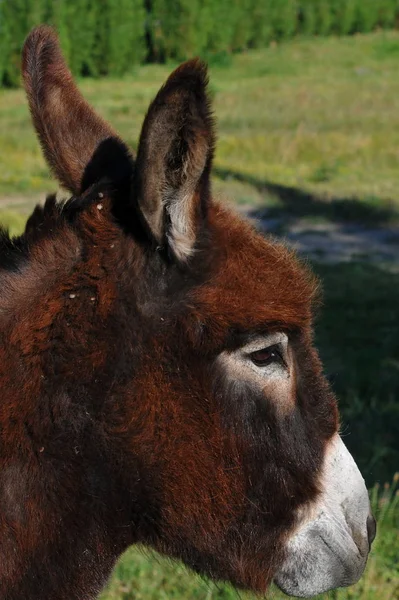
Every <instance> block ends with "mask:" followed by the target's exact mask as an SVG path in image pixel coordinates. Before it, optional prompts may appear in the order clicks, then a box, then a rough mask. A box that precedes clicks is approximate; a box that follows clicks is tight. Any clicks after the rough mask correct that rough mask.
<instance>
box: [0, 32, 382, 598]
mask: <svg viewBox="0 0 399 600" xmlns="http://www.w3.org/2000/svg"><path fill="white" fill-rule="evenodd" d="M23 76H24V81H25V86H26V90H27V93H28V98H29V104H30V109H31V113H32V117H33V122H34V125H35V127H36V130H37V133H38V136H39V139H40V142H41V144H42V147H43V151H44V153H45V156H46V158H47V160H48V162H49V164H50V166H51V168H52V170H53V171H54V173H55V174H56V176H57V177H58V179H59V180H60V182H61V183H62V184H63V186H65V187H66V188H67V189H69V190H70V191H71V193H72V194H73V196H72V197H71V198H70V199H69V200H68V201H67V202H65V203H63V204H60V203H57V202H56V201H55V200H54V198H49V199H48V200H47V202H46V204H45V206H44V208H36V209H35V211H34V212H33V214H32V216H31V217H30V219H29V220H28V222H27V225H26V230H25V233H24V234H23V235H22V236H21V237H18V238H14V239H10V238H9V236H8V234H7V233H6V232H4V231H2V233H1V236H0V281H1V288H0V290H1V293H0V337H1V345H0V377H1V379H0V381H1V401H0V597H1V598H2V600H39V599H40V600H73V599H76V600H78V599H79V600H83V599H92V598H95V597H96V596H97V595H98V593H99V592H100V590H101V588H102V587H103V585H104V583H105V582H106V580H107V578H108V577H109V574H110V573H111V570H112V568H113V566H114V563H115V561H116V559H117V558H118V557H119V556H120V554H121V553H122V552H123V551H124V550H125V549H126V548H127V547H128V546H129V545H130V544H137V543H140V544H145V545H147V546H149V547H152V548H154V549H156V550H158V551H159V552H161V553H163V554H166V555H168V556H170V557H175V558H178V559H181V560H183V561H184V562H185V563H186V564H187V565H188V566H189V567H191V568H192V569H194V570H195V571H197V572H199V573H202V574H205V575H207V576H209V577H211V578H212V579H215V580H226V581H230V582H232V583H233V584H234V585H235V586H237V587H239V588H248V589H250V590H254V591H256V592H261V593H262V592H264V591H265V590H266V588H267V586H268V585H269V584H270V583H271V581H272V580H274V581H276V582H277V584H278V585H279V586H280V587H281V589H283V590H284V591H285V592H287V593H289V594H293V595H297V596H311V595H314V594H316V593H319V592H322V591H325V590H328V589H330V588H334V587H337V586H344V585H349V584H351V583H353V582H355V581H357V580H358V579H359V577H360V576H361V574H362V572H363V569H364V566H365V563H366V560H367V555H368V552H369V547H370V543H371V541H372V538H373V537H374V529H375V526H374V520H373V518H372V517H371V515H370V508H369V501H368V496H367V491H366V488H365V486H364V482H363V479H362V477H361V476H360V473H359V471H358V469H357V467H356V465H355V463H354V462H353V459H352V458H351V456H350V455H349V453H348V451H347V450H346V449H345V446H344V445H343V443H342V441H341V439H340V437H339V435H338V433H337V430H338V416H337V408H336V401H335V399H334V396H333V394H332V393H331V391H330V389H329V386H328V384H327V382H326V380H325V379H324V377H323V374H322V367H321V364H320V361H319V359H318V356H317V353H316V351H315V350H314V348H313V346H312V304H313V299H314V296H315V291H316V288H317V283H316V282H315V279H314V278H313V276H312V275H311V274H310V273H309V272H308V270H307V269H306V268H304V267H303V266H302V265H301V264H300V263H299V262H298V260H297V259H296V258H295V256H293V254H292V253H291V252H289V251H288V250H287V249H286V248H285V247H284V246H282V245H279V244H277V243H275V242H274V241H271V240H267V239H264V237H262V236H261V235H259V234H258V233H256V231H255V230H254V229H253V228H252V227H251V226H250V225H249V224H248V223H246V222H245V221H243V220H242V219H241V218H239V217H238V216H237V215H235V214H234V213H232V212H230V211H229V210H227V209H226V208H224V207H222V206H220V205H219V204H218V203H217V202H215V201H214V200H213V199H212V196H211V191H210V171H211V163H212V156H213V151H214V145H215V134H214V126H213V119H212V114H211V110H210V103H209V99H208V97H207V95H206V86H207V75H206V68H205V66H204V65H203V64H202V63H201V62H199V61H198V60H193V61H189V62H187V63H185V64H183V65H182V66H180V67H179V68H178V69H177V70H176V71H175V72H174V73H172V75H171V76H170V77H169V79H168V81H167V82H166V84H165V85H164V86H163V87H162V88H161V90H160V91H159V93H158V95H157V96H156V98H155V100H154V101H153V103H152V104H151V106H150V108H149V110H148V113H147V116H146V118H145V121H144V125H143V129H142V133H141V138H140V142H139V149H138V153H137V157H136V158H134V157H133V156H132V154H131V152H130V150H129V149H128V148H127V146H126V145H125V144H124V143H123V142H122V141H121V140H120V138H119V137H118V136H117V134H116V133H115V132H114V131H113V130H112V129H111V128H110V127H109V125H107V124H106V123H105V122H103V121H102V120H101V118H99V117H98V116H97V115H96V114H95V113H94V111H93V110H92V108H91V107H90V106H89V105H88V104H87V103H86V102H85V100H84V99H83V98H82V97H81V95H80V93H79V91H78V89H77V88H76V86H75V84H74V82H73V80H72V78H71V74H70V72H69V71H68V69H67V67H66V65H65V63H64V60H63V58H62V56H61V53H60V49H59V45H58V41H57V37H56V35H55V34H54V32H53V31H52V30H51V29H49V28H47V27H40V28H38V29H36V30H34V31H33V32H32V33H31V35H30V36H29V37H28V39H27V42H26V44H25V48H24V55H23Z"/></svg>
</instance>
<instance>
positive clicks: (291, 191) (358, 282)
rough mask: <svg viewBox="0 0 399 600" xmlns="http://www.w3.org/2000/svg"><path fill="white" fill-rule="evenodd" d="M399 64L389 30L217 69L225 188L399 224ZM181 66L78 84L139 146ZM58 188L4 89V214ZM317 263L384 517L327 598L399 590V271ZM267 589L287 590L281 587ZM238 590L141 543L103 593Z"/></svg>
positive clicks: (388, 595)
mask: <svg viewBox="0 0 399 600" xmlns="http://www.w3.org/2000/svg"><path fill="white" fill-rule="evenodd" d="M398 65H399V34H398V33H395V32H393V33H392V32H390V33H385V32H379V33H375V34H370V35H367V36H355V37H352V38H344V39H334V38H321V39H316V40H294V41H292V42H289V43H286V44H284V45H281V46H274V47H271V48H269V49H267V50H263V51H256V52H248V53H244V54H241V55H237V56H235V57H234V58H233V60H232V62H231V64H229V65H227V66H226V65H225V66H223V67H222V66H221V65H213V66H211V70H210V74H211V85H210V89H211V93H212V96H213V98H214V103H215V112H216V115H217V118H218V124H219V145H218V150H217V156H216V165H215V166H216V169H215V173H216V175H215V190H216V193H217V194H218V195H220V196H222V197H226V198H230V199H231V200H233V201H235V202H237V203H239V204H241V205H245V206H257V207H263V206H266V207H268V210H269V213H270V214H272V215H275V214H280V213H282V214H288V213H289V214H290V215H298V216H303V215H305V216H306V217H307V218H311V219H320V218H323V219H326V220H337V219H338V220H339V219H341V220H353V221H357V222H361V223H368V224H373V225H374V224H379V225H387V224H397V223H398V222H399V77H398ZM171 68H172V66H171V65H168V66H159V65H158V66H155V65H152V66H143V67H138V68H137V69H136V70H135V72H133V73H131V74H130V75H129V76H128V77H126V78H124V79H123V80H99V81H92V80H85V81H82V82H81V84H80V87H81V89H82V91H83V93H84V94H85V95H86V96H87V97H88V98H89V100H90V101H91V102H92V103H93V104H94V105H95V106H96V108H97V109H98V110H99V112H100V113H101V114H102V115H103V116H105V117H106V118H107V119H108V120H110V121H111V122H112V123H113V125H114V126H115V127H116V128H117V129H118V130H119V131H120V133H121V135H122V136H123V137H124V138H125V139H126V140H128V141H129V142H130V143H131V145H132V146H133V147H135V146H136V143H137V137H138V135H139V131H140V125H141V121H142V118H143V116H144V113H145V110H146V108H147V106H148V103H149V101H150V100H151V98H152V97H153V96H154V94H155V93H156V91H157V89H158V87H159V85H160V84H161V83H162V81H163V80H164V79H165V77H166V76H167V74H168V73H169V72H170V70H171ZM54 190H56V184H55V182H54V181H52V180H50V178H49V174H48V170H47V168H46V167H45V164H44V161H43V159H42V157H41V153H40V149H39V146H38V144H37V141H36V139H35V137H34V133H33V130H32V126H31V124H30V120H29V116H28V111H27V106H26V102H25V99H24V95H23V92H22V91H21V90H14V91H0V207H3V208H1V210H0V222H3V223H6V224H7V225H8V226H9V227H10V229H11V231H12V232H13V233H17V232H18V231H19V230H20V229H21V227H22V225H23V222H24V220H25V217H26V214H27V212H28V210H29V209H30V207H31V206H32V202H33V200H36V199H39V198H40V197H43V194H44V192H51V191H54ZM366 258H367V257H366ZM398 262H399V261H398ZM314 268H315V270H316V272H317V273H318V275H319V276H320V278H321V280H322V282H323V288H324V305H323V306H322V308H321V309H320V311H319V314H318V316H317V320H316V343H317V345H318V347H319V348H320V352H321V356H322V358H323V360H324V364H325V369H326V373H327V375H328V377H329V379H330V380H331V383H332V385H333V388H334V389H335V391H336V393H337V395H338V398H339V402H340V407H341V413H342V428H341V429H342V434H343V436H344V440H345V442H346V444H347V445H348V447H349V448H350V450H351V451H352V452H353V454H354V456H355V458H356V460H357V462H358V464H359V466H360V468H361V470H362V473H363V474H364V476H365V478H366V480H367V483H368V485H369V487H370V489H372V490H373V491H372V501H373V506H374V508H375V510H376V513H377V517H378V521H379V528H378V535H377V540H376V542H375V544H374V547H373V552H372V556H371V558H370V562H369V566H368V568H367V572H366V575H365V576H364V577H363V579H362V580H361V582H360V583H359V584H358V585H357V586H354V587H352V588H350V589H349V590H345V591H338V592H333V593H330V594H329V595H328V596H325V597H328V598H330V599H334V600H347V599H352V600H397V599H398V598H399V496H398V492H397V491H396V489H397V487H398V481H397V478H396V481H395V482H394V483H392V484H390V485H389V484H387V483H386V482H390V481H392V477H393V475H394V473H395V472H396V471H398V470H399V400H398V396H399V326H398V322H399V309H398V307H399V275H398V271H399V269H398V268H396V269H392V268H391V269H389V270H388V269H387V268H386V266H385V265H383V264H381V265H380V264H375V263H373V264H371V262H369V261H368V260H358V261H356V262H353V261H352V262H347V263H340V264H322V263H315V264H314ZM375 484H377V487H376V486H375ZM373 486H374V487H373ZM269 596H270V598H276V599H280V597H281V595H280V594H279V592H278V591H277V590H272V591H271V592H270V595H269ZM238 597H241V598H245V599H246V600H247V599H248V598H249V597H250V596H248V595H246V594H240V596H237V592H235V591H233V590H232V589H230V588H229V587H225V586H218V587H216V586H214V585H213V584H210V583H209V582H205V581H202V580H200V579H199V578H197V577H196V576H194V575H192V574H189V573H188V572H187V571H186V570H185V569H184V567H182V566H181V565H179V564H178V565H176V564H170V563H169V562H167V561H166V560H165V559H161V558H160V557H148V555H145V554H143V553H142V552H140V551H138V550H137V549H133V550H131V551H129V552H128V553H127V554H126V555H125V557H124V558H123V559H122V561H121V562H120V563H119V564H118V566H117V568H116V571H115V574H114V577H113V579H112V581H111V582H110V585H109V588H108V589H107V591H106V592H105V593H104V595H103V596H102V600H133V599H135V600H136V599H137V600H140V599H142V600H152V599H153V600H159V599H160V600H162V599H183V598H184V599H186V598H193V599H198V600H200V599H201V600H210V599H216V598H220V599H226V600H227V599H233V598H238Z"/></svg>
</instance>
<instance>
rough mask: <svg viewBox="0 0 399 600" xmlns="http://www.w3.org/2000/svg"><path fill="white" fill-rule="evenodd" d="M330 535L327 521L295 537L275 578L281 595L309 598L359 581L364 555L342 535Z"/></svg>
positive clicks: (346, 536) (310, 527)
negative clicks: (282, 593) (281, 592)
mask: <svg viewBox="0 0 399 600" xmlns="http://www.w3.org/2000/svg"><path fill="white" fill-rule="evenodd" d="M334 533H335V532H332V531H331V524H330V523H328V520H324V522H323V520H320V522H319V523H318V524H317V525H316V526H309V528H307V529H306V530H304V531H302V532H301V533H299V534H298V535H297V536H295V538H294V539H293V540H292V541H291V542H290V544H289V549H288V554H287V558H286V560H285V562H284V564H283V566H282V568H281V569H280V571H279V573H278V574H277V576H276V577H275V583H276V584H277V586H278V587H279V588H280V589H281V591H283V592H284V593H286V594H288V595H290V596H295V597H298V598H310V597H312V596H316V595H317V594H322V593H324V592H328V591H329V590H332V589H335V588H338V587H346V586H348V585H352V584H354V583H356V582H357V581H358V580H359V579H360V577H361V576H362V574H363V571H364V568H365V566H366V562H367V553H366V554H362V553H361V552H360V551H359V549H358V547H357V546H356V544H355V543H354V541H353V540H352V538H351V537H350V536H348V535H345V534H344V532H342V531H341V532H339V535H334Z"/></svg>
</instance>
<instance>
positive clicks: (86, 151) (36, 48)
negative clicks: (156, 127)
mask: <svg viewBox="0 0 399 600" xmlns="http://www.w3.org/2000/svg"><path fill="white" fill-rule="evenodd" d="M22 73H23V79H24V85H25V89H26V92H27V95H28V100H29V107H30V111H31V114H32V119H33V123H34V126H35V128H36V132H37V134H38V137H39V140H40V143H41V146H42V148H43V152H44V155H45V157H46V159H47V162H48V163H49V165H50V167H51V169H52V171H53V172H54V174H55V175H56V177H57V179H58V180H59V181H60V183H61V185H63V186H64V187H65V188H67V189H69V190H70V191H71V192H72V193H73V194H76V195H79V194H81V193H82V192H83V191H84V190H85V189H87V188H88V187H89V186H90V185H92V184H93V183H96V182H98V181H100V180H108V181H111V182H112V183H115V184H117V183H119V182H121V181H122V180H125V179H127V178H128V177H130V175H131V173H132V171H133V159H132V156H131V154H130V152H129V149H128V148H127V146H126V145H125V144H124V143H123V142H122V141H121V140H120V138H119V137H118V135H117V134H116V133H115V132H114V131H113V129H112V128H111V127H110V126H109V125H108V124H107V123H106V122H105V121H103V120H102V119H101V117H99V116H98V115H97V114H96V113H95V112H94V110H93V109H92V107H91V106H90V105H89V104H88V103H87V102H86V100H85V99H84V98H83V96H82V95H81V93H80V92H79V90H78V88H77V87H76V85H75V83H74V81H73V78H72V75H71V73H70V71H69V69H68V67H67V65H66V63H65V60H64V58H63V56H62V53H61V49H60V45H59V42H58V38H57V35H56V33H55V32H54V31H53V29H51V27H48V26H45V25H44V26H41V27H37V28H36V29H34V30H33V31H32V32H31V33H30V34H29V36H28V38H27V39H26V41H25V45H24V49H23V60H22Z"/></svg>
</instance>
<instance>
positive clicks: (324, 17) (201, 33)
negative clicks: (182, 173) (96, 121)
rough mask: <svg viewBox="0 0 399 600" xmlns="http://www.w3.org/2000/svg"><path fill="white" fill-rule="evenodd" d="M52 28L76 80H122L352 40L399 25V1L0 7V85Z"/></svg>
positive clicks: (19, 0)
mask: <svg viewBox="0 0 399 600" xmlns="http://www.w3.org/2000/svg"><path fill="white" fill-rule="evenodd" d="M38 23H50V24H52V25H54V26H55V27H56V28H57V30H58V33H59V36H60V39H61V45H62V48H63V51H64V54H65V56H66V58H67V61H68V63H69V65H70V67H71V70H72V72H73V73H74V74H75V75H91V76H102V75H115V76H120V75H122V74H123V73H125V72H127V71H128V70H129V69H130V68H131V67H132V65H134V64H137V63H138V62H141V61H143V60H144V59H147V60H150V61H158V62H164V61H167V60H176V61H181V60H184V59H186V58H188V57H192V56H195V55H200V56H203V57H205V58H206V59H207V60H209V62H211V63H214V62H215V61H216V62H217V63H220V64H225V63H226V64H227V63H228V62H229V60H230V59H229V56H230V54H231V53H232V52H237V51H242V50H245V49H246V48H254V47H257V48H260V47H265V46H268V45H269V44H270V43H271V42H280V41H284V40H287V39H289V38H291V37H293V36H294V35H297V34H303V35H308V36H311V35H321V36H325V35H329V34H331V33H333V34H335V35H348V34H352V33H357V32H359V33H362V32H368V31H371V30H373V29H375V28H376V27H382V28H385V29H388V28H392V27H397V26H398V25H399V0H0V85H17V84H18V83H19V81H20V53H21V48H22V44H23V41H24V38H25V36H26V34H27V33H28V31H29V30H30V28H31V27H32V26H33V25H36V24H38Z"/></svg>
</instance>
